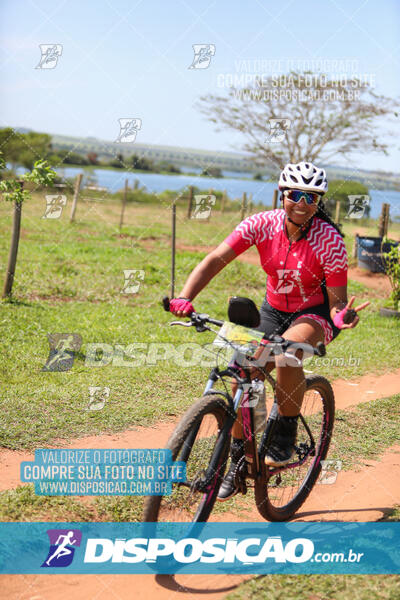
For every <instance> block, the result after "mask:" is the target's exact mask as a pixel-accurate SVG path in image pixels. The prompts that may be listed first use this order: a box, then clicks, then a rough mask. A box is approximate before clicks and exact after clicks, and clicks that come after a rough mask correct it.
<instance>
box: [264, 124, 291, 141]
mask: <svg viewBox="0 0 400 600" xmlns="http://www.w3.org/2000/svg"><path fill="white" fill-rule="evenodd" d="M268 123H269V134H268V136H267V139H266V140H265V142H266V143H267V144H277V143H279V142H283V140H284V139H285V135H286V132H287V130H288V129H290V125H291V120H290V119H268Z"/></svg>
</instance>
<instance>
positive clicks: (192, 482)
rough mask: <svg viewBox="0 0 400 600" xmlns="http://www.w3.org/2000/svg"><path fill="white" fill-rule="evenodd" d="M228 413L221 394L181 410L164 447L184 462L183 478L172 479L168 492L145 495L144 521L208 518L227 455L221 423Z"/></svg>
mask: <svg viewBox="0 0 400 600" xmlns="http://www.w3.org/2000/svg"><path fill="white" fill-rule="evenodd" d="M229 415H230V409H229V406H228V405H227V403H226V401H225V399H224V397H223V396H217V395H210V396H204V397H203V398H201V400H199V401H198V402H196V404H194V405H193V406H191V407H190V408H189V410H188V411H187V412H186V413H185V415H184V416H183V418H182V420H181V421H180V423H179V425H178V426H177V428H176V429H175V431H174V433H173V434H172V436H171V437H170V439H169V440H168V443H167V446H166V447H167V448H169V449H170V450H171V451H172V458H173V460H183V461H184V462H185V463H186V481H184V482H179V483H173V484H172V486H173V487H172V494H171V495H169V496H148V497H147V498H146V501H145V506H144V513H143V520H144V521H145V522H155V521H159V522H170V521H175V522H193V523H196V522H203V521H206V520H207V519H208V517H209V515H210V513H211V511H212V509H213V506H214V504H215V500H216V498H217V494H218V490H219V486H220V484H221V481H222V478H223V476H224V472H225V468H226V462H227V459H228V453H229V441H230V434H229V432H228V428H226V427H225V429H224V425H225V424H226V422H227V420H228V419H229V418H230V417H229ZM229 429H230V428H229ZM211 459H213V462H214V466H213V468H210V461H211Z"/></svg>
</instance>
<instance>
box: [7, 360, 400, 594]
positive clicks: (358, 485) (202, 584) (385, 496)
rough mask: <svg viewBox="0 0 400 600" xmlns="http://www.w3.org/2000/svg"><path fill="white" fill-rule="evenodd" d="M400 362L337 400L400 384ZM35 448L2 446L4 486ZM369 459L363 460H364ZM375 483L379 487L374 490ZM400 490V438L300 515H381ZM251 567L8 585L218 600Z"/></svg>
mask: <svg viewBox="0 0 400 600" xmlns="http://www.w3.org/2000/svg"><path fill="white" fill-rule="evenodd" d="M399 381H400V369H398V370H397V371H396V372H394V373H386V374H384V375H381V376H380V377H376V376H373V375H366V376H364V377H362V378H359V379H358V380H352V381H345V380H342V381H341V380H338V381H335V382H334V384H333V387H334V391H335V396H336V400H337V408H350V407H352V406H355V405H357V404H359V403H362V402H367V401H368V400H372V399H374V398H382V397H384V396H389V395H392V394H394V393H396V392H398V391H399V390H400V385H399ZM174 426H175V422H169V423H158V424H157V425H156V426H155V427H151V428H138V429H136V430H132V431H125V432H123V433H120V434H113V435H103V436H90V437H86V438H81V439H80V440H74V442H73V443H72V444H70V445H69V447H72V448H93V447H97V448H99V447H103V448H124V447H125V448H126V447H128V448H129V447H131V448H135V447H136V448H140V447H142V448H145V447H163V446H164V445H165V442H166V441H167V439H168V437H169V435H170V433H171V431H172V430H173V428H174ZM32 458H33V457H32V455H28V454H24V453H19V452H18V453H17V452H12V451H3V452H1V453H0V465H1V469H2V481H1V485H2V489H5V488H11V487H15V486H16V485H18V484H19V464H20V461H21V460H29V459H32ZM360 467H361V466H360ZM372 491H373V493H371V492H372ZM399 497H400V446H395V447H392V448H390V449H387V450H386V452H385V453H384V454H383V456H381V457H380V460H379V461H372V460H369V461H365V462H364V464H363V465H362V468H360V470H359V471H357V472H354V471H347V472H343V473H342V472H340V473H339V474H338V477H337V480H336V482H335V483H334V484H333V485H316V486H315V487H314V489H313V491H312V494H311V495H310V497H309V498H308V499H307V501H306V502H305V504H304V505H303V507H302V508H301V510H300V511H299V513H298V514H297V516H296V520H297V521H364V522H365V521H376V520H377V519H379V518H381V517H382V516H383V515H385V514H387V513H388V512H389V511H390V509H391V508H392V507H393V506H394V505H395V504H396V503H397V502H398V501H399ZM212 520H218V521H226V522H229V521H231V522H232V521H233V522H234V521H238V520H240V521H243V520H245V521H250V522H252V521H254V522H264V521H263V520H262V519H261V517H260V516H259V514H258V512H257V510H256V509H255V507H254V508H250V509H249V510H248V511H247V512H246V515H245V518H243V513H241V514H240V518H238V515H237V514H235V513H234V512H232V513H223V514H222V515H218V517H217V519H214V518H213V519H212ZM246 579H248V576H244V575H207V576H204V575H203V576H201V575H178V576H176V577H174V576H158V577H154V576H153V575H134V576H130V575H102V576H97V575H53V576H52V577H48V576H47V575H3V576H0V585H1V588H2V590H3V594H4V595H3V597H4V598H7V599H9V600H50V598H61V597H67V598H70V599H71V600H109V599H110V598H115V599H118V600H128V599H129V600H130V599H132V600H178V598H184V597H187V598H190V600H197V599H199V600H200V598H203V599H204V598H207V600H217V599H222V598H224V597H225V596H226V595H227V594H228V593H229V592H230V591H233V590H234V589H235V588H236V587H237V586H238V585H239V584H240V583H241V582H242V581H244V580H246Z"/></svg>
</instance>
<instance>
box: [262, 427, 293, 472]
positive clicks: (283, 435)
mask: <svg viewBox="0 0 400 600" xmlns="http://www.w3.org/2000/svg"><path fill="white" fill-rule="evenodd" d="M296 435H297V417H282V416H279V417H278V420H277V423H276V427H275V431H274V434H273V438H272V440H271V443H270V445H269V447H268V450H267V452H266V455H265V458H264V462H265V464H266V465H268V466H273V467H282V466H284V465H287V464H288V463H290V462H291V461H292V458H293V455H294V454H295V446H294V445H295V443H296Z"/></svg>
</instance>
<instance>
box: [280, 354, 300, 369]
mask: <svg viewBox="0 0 400 600" xmlns="http://www.w3.org/2000/svg"><path fill="white" fill-rule="evenodd" d="M283 356H286V358H290V359H291V360H293V361H294V363H295V365H296V366H297V367H301V366H302V365H303V361H302V360H300V358H299V357H298V356H296V355H295V354H292V353H291V352H284V353H283ZM295 365H293V364H289V367H294V366H295Z"/></svg>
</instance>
